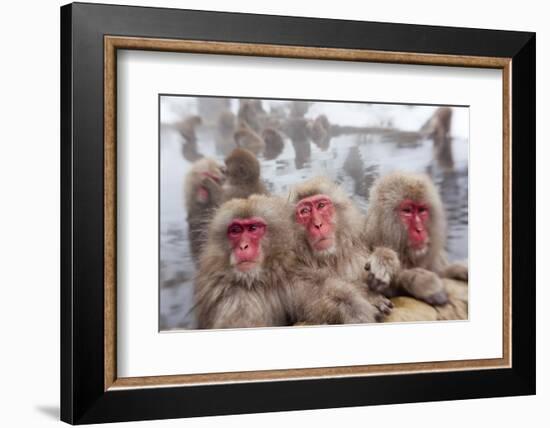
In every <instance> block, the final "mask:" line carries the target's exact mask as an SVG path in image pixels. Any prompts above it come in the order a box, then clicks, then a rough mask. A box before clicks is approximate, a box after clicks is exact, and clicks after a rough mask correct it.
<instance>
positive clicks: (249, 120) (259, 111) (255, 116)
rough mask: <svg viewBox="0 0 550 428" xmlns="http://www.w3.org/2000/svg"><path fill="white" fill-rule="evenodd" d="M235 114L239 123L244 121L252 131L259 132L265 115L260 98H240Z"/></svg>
mask: <svg viewBox="0 0 550 428" xmlns="http://www.w3.org/2000/svg"><path fill="white" fill-rule="evenodd" d="M237 115H238V118H239V121H240V122H241V123H243V122H244V123H246V124H247V125H248V126H249V127H250V128H251V129H252V130H253V131H254V132H260V131H261V129H262V127H263V126H262V125H263V122H264V120H265V116H266V113H265V110H264V109H263V106H262V100H246V99H243V100H241V101H240V106H239V112H238V113H237Z"/></svg>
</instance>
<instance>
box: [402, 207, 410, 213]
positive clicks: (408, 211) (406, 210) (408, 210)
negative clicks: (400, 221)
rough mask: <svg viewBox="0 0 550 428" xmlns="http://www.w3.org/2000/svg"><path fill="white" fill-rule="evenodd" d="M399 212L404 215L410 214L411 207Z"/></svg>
mask: <svg viewBox="0 0 550 428" xmlns="http://www.w3.org/2000/svg"><path fill="white" fill-rule="evenodd" d="M401 212H403V213H405V214H412V208H411V207H405V208H403V209H402V210H401Z"/></svg>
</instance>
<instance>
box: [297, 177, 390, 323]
mask: <svg viewBox="0 0 550 428" xmlns="http://www.w3.org/2000/svg"><path fill="white" fill-rule="evenodd" d="M290 201H291V203H293V205H294V207H295V212H294V218H295V225H296V230H297V232H296V235H297V243H296V257H297V260H298V262H297V263H298V268H297V272H298V274H299V275H300V276H301V277H302V278H303V279H304V280H305V281H306V282H307V283H313V284H319V293H320V294H321V295H322V296H323V299H322V300H323V302H324V303H323V304H322V305H320V308H321V309H318V311H319V312H317V317H318V318H321V321H324V322H326V323H335V322H357V323H360V322H374V321H377V320H380V318H381V316H382V315H383V314H386V315H387V314H388V313H389V312H390V311H391V307H392V303H391V302H390V301H389V300H388V299H386V298H385V297H384V296H382V295H381V294H379V293H377V292H374V291H369V289H368V287H367V282H368V281H370V282H371V283H372V284H373V287H374V286H376V287H382V286H384V285H387V284H389V283H390V281H391V279H392V277H393V275H394V274H395V273H396V272H397V271H398V270H399V260H398V257H397V254H396V253H395V252H394V251H392V250H390V249H388V248H382V247H379V248H376V249H375V250H374V251H369V249H368V247H367V246H366V245H365V240H364V235H363V234H364V230H365V218H364V216H363V215H362V214H361V213H360V211H359V210H358V209H357V208H356V206H355V205H354V204H353V202H352V201H351V199H349V197H348V196H347V195H346V194H345V192H344V191H343V190H342V189H341V188H340V187H338V186H337V185H336V184H334V183H332V182H331V181H330V180H329V179H327V178H325V177H317V178H313V179H310V180H308V181H306V182H304V183H302V184H300V185H298V186H296V187H295V188H294V189H293V191H292V192H291V198H290ZM366 264H368V265H369V271H368V272H366V271H365V269H364V267H365V265H366ZM335 302H339V303H335ZM332 305H338V306H340V307H341V312H340V314H338V313H337V312H335V311H334V310H332V311H328V310H327V308H330V307H331V306H332ZM323 313H326V314H330V316H331V317H334V318H333V319H326V317H325V319H323V315H322V314H323ZM338 316H339V318H338ZM315 318H316V317H315V316H313V319H314V320H315V321H319V319H315Z"/></svg>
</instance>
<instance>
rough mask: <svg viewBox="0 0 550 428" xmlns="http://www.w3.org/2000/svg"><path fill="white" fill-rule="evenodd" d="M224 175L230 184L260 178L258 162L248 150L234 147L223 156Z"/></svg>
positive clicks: (254, 180) (253, 180)
mask: <svg viewBox="0 0 550 428" xmlns="http://www.w3.org/2000/svg"><path fill="white" fill-rule="evenodd" d="M225 166H226V167H227V170H226V175H227V177H228V179H229V182H230V183H231V184H240V183H243V184H246V183H250V182H256V181H258V180H259V179H260V162H258V159H257V158H256V156H255V155H254V153H252V152H251V151H249V150H246V149H242V148H240V147H238V148H236V149H234V150H233V151H232V152H231V153H230V154H229V156H227V157H226V158H225Z"/></svg>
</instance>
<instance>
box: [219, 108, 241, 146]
mask: <svg viewBox="0 0 550 428" xmlns="http://www.w3.org/2000/svg"><path fill="white" fill-rule="evenodd" d="M236 127H237V120H236V117H235V115H234V114H233V113H232V112H231V111H229V110H226V111H224V112H222V113H221V114H220V115H219V117H218V121H217V126H216V137H215V142H216V151H217V152H218V153H221V154H223V155H225V156H227V155H228V154H229V153H231V151H232V150H233V149H234V148H235V147H237V144H236V143H235V139H234V138H233V135H234V134H235V130H236Z"/></svg>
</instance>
